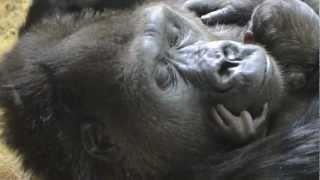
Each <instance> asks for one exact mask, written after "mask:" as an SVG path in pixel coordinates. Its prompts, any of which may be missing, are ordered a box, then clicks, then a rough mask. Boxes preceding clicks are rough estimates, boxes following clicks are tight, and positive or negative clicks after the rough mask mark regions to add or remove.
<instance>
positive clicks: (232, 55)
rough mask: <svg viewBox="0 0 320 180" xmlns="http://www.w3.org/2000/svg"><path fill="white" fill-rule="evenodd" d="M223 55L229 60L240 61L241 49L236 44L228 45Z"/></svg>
mask: <svg viewBox="0 0 320 180" xmlns="http://www.w3.org/2000/svg"><path fill="white" fill-rule="evenodd" d="M223 54H224V56H225V57H226V58H227V59H228V60H231V61H233V60H238V58H239V48H238V47H237V46H236V45H234V44H228V45H226V46H225V47H223Z"/></svg>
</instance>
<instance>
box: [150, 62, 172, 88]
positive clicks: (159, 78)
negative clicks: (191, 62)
mask: <svg viewBox="0 0 320 180" xmlns="http://www.w3.org/2000/svg"><path fill="white" fill-rule="evenodd" d="M154 78H155V80H156V83H157V85H158V87H159V88H160V89H162V90H166V89H168V88H169V87H171V86H173V85H174V84H175V82H176V74H175V73H174V71H173V69H172V67H170V66H169V65H168V64H162V63H161V64H159V65H158V67H157V68H156V70H155V73H154Z"/></svg>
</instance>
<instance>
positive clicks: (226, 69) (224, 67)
mask: <svg viewBox="0 0 320 180" xmlns="http://www.w3.org/2000/svg"><path fill="white" fill-rule="evenodd" d="M236 66H238V63H236V62H231V61H223V63H222V64H221V67H220V68H219V70H218V74H219V75H220V76H222V75H229V74H230V68H233V67H236Z"/></svg>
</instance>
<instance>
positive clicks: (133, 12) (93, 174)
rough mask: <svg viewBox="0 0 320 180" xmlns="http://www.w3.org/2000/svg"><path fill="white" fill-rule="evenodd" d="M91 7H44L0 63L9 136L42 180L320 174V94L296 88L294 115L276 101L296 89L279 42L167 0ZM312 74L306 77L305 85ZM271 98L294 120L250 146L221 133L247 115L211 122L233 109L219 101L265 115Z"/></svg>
mask: <svg viewBox="0 0 320 180" xmlns="http://www.w3.org/2000/svg"><path fill="white" fill-rule="evenodd" d="M75 2H79V3H80V2H82V1H75ZM114 2H115V1H114ZM115 3H116V2H115ZM49 7H50V6H49ZM283 8H284V9H282V10H286V9H285V7H283ZM67 9H68V8H67ZM46 10H47V9H46ZM49 10H50V9H49ZM80 10H81V8H80ZM287 10H288V9H287ZM289 10H290V9H289ZM290 11H291V10H290ZM310 11H312V10H310ZM33 12H36V11H33ZM40 12H41V11H40ZM51 12H52V13H54V14H55V13H57V14H59V11H57V12H56V11H55V10H52V11H51ZM261 12H264V11H263V9H262V10H261ZM301 12H303V13H301ZM84 13H85V14H84V15H79V14H75V15H73V16H70V15H68V11H63V12H61V14H60V16H55V17H51V18H50V17H48V15H47V14H45V15H44V16H42V15H41V13H40V14H38V15H39V16H38V18H42V19H44V21H43V22H41V23H39V24H37V23H36V22H39V21H31V22H34V24H33V23H29V26H25V27H24V30H23V31H21V34H20V40H19V42H18V43H17V45H16V47H15V48H14V49H13V50H12V51H11V52H10V53H9V54H7V55H6V56H5V61H4V62H3V64H1V66H0V81H1V86H0V104H1V105H2V106H3V107H4V108H5V110H6V113H5V116H6V119H7V120H6V122H5V138H6V142H7V144H8V145H10V147H12V148H14V149H16V150H17V151H18V153H19V154H20V155H21V156H22V158H23V161H24V166H25V167H26V168H27V169H29V170H32V171H33V172H34V173H35V174H37V175H39V176H40V177H42V178H43V179H45V180H57V179H61V180H73V179H75V180H87V179H89V180H100V179H101V180H102V179H109V180H138V179H139V180H140V179H153V180H164V179H166V180H167V179H193V180H194V179H201V180H206V179H211V180H212V179H217V180H232V179H236V180H239V179H243V180H247V179H279V178H280V179H283V180H292V179H297V180H300V179H314V178H315V177H317V171H318V168H317V164H318V152H319V151H318V145H317V142H318V135H317V132H318V127H319V126H318V124H317V121H316V118H317V115H316V112H317V107H318V102H317V96H318V94H316V93H315V92H314V93H309V95H308V97H306V93H304V92H303V93H302V92H301V91H298V92H299V93H301V94H299V95H301V96H298V99H297V102H299V103H300V102H304V103H302V106H303V107H300V105H301V103H300V104H299V106H297V103H293V104H289V105H291V106H293V107H295V108H296V109H298V110H299V111H297V113H295V114H292V113H291V112H292V108H290V109H289V110H288V111H286V110H285V108H286V107H283V106H279V107H277V104H278V103H280V100H281V103H283V102H286V101H282V99H281V98H280V96H281V94H282V93H281V92H282V88H283V86H284V90H285V92H289V90H288V87H287V86H286V84H283V82H285V83H286V82H287V79H286V78H287V77H286V74H284V81H282V78H280V77H281V76H280V74H281V73H280V72H281V71H280V70H279V69H281V70H282V71H285V70H286V69H285V68H286V67H285V66H280V67H279V66H278V65H277V63H276V62H281V59H277V58H278V57H277V56H276V54H275V55H274V54H273V51H271V52H270V54H268V53H266V50H265V49H264V48H263V47H262V46H260V45H258V44H256V45H253V44H244V43H242V42H241V41H240V40H238V39H236V38H233V37H234V36H233V35H234V34H235V32H234V31H237V30H239V29H237V28H236V29H232V28H228V27H225V28H220V30H218V29H219V27H210V28H208V27H206V26H204V25H203V24H202V23H201V21H200V20H199V19H198V18H197V17H195V16H194V15H192V14H191V13H189V12H187V11H185V10H179V9H178V8H177V7H176V6H174V5H171V4H168V5H164V4H152V5H146V6H144V7H138V8H137V9H135V8H133V7H132V6H130V8H128V9H126V10H119V9H117V10H112V11H111V10H110V9H108V10H105V11H104V12H103V13H101V14H96V15H94V13H92V12H86V11H84ZM292 13H293V14H296V15H297V17H300V15H301V16H302V15H304V13H306V14H308V13H309V10H308V9H306V10H303V11H293V12H292ZM271 15H273V14H271ZM263 16H264V14H263V13H262V16H257V18H259V17H263ZM290 17H291V16H290ZM293 17H294V16H293ZM306 17H307V19H304V21H305V22H309V21H310V22H311V25H314V26H315V27H317V26H318V24H317V23H318V21H315V22H314V21H313V20H312V17H313V16H306ZM31 19H32V18H31ZM293 19H294V22H297V21H296V20H299V19H297V18H293ZM119 22H121V23H119ZM252 22H254V21H252ZM259 22H260V21H258V24H259ZM314 23H315V24H314ZM254 25H255V23H253V24H252V25H251V26H250V27H254ZM290 25H293V26H294V27H295V26H296V24H295V23H293V24H290ZM128 27H130V28H128ZM313 29H314V28H311V29H310V28H306V29H305V31H308V32H310V33H304V34H301V33H298V34H292V37H295V36H298V37H301V39H304V37H305V36H308V35H310V34H312V33H311V32H312V31H313ZM245 30H246V29H245ZM220 31H222V32H220ZM241 32H242V31H241ZM299 32H300V31H299ZM221 33H222V35H221ZM226 34H230V35H229V37H228V38H227V37H226ZM253 34H256V32H253ZM241 36H243V35H241ZM241 36H240V39H242V38H241ZM290 37H291V36H290ZM254 40H255V41H256V38H255V39H254ZM237 41H238V42H237ZM309 45H310V46H313V44H312V43H310V42H307V43H306V44H302V46H303V47H305V46H306V47H308V46H309ZM299 52H301V54H303V53H304V51H303V50H299ZM273 56H274V57H275V59H274V58H273ZM305 58H306V59H310V57H309V56H308V53H306V54H305ZM313 58H314V57H311V59H310V62H313V60H314V59H313ZM312 67H313V68H316V67H317V66H316V65H315V64H313V65H312ZM285 73H286V72H285ZM313 77H317V76H316V74H312V75H311V77H309V76H306V79H307V81H306V84H305V86H304V87H306V90H307V91H308V92H313V90H314V89H315V87H314V84H313V83H310V82H312V81H311V80H313ZM309 80H310V82H309ZM316 81H317V82H318V80H316ZM309 86H310V87H309ZM293 92H295V93H296V92H297V91H293ZM285 97H287V95H285ZM288 97H289V96H288ZM302 100H303V101H302ZM235 102H236V103H235ZM266 102H268V107H269V108H268V113H270V114H269V115H270V116H272V117H275V119H276V120H279V121H280V120H281V121H282V120H283V121H285V120H286V119H288V120H290V123H286V124H285V125H284V126H281V130H279V131H270V132H269V134H268V136H267V137H265V138H263V139H258V140H257V141H256V142H253V143H250V144H249V145H248V146H245V147H239V148H237V149H235V147H233V146H230V143H229V142H224V141H223V140H224V138H222V137H221V134H222V136H225V135H224V134H223V133H225V132H227V134H228V132H231V133H235V134H238V133H237V130H239V129H241V128H239V127H242V126H238V127H236V129H233V130H231V131H224V132H221V131H220V130H221V128H218V130H216V129H215V128H212V126H209V125H208V123H210V122H211V123H217V122H216V121H214V118H213V115H212V114H211V112H212V108H213V107H217V108H216V109H217V111H219V112H217V113H220V114H219V116H221V117H224V116H225V115H226V114H228V113H222V114H221V112H220V111H221V110H222V111H223V108H221V106H220V104H222V105H223V106H224V107H225V108H226V109H225V110H228V111H229V113H232V116H237V115H238V114H242V112H243V111H247V112H249V113H250V114H251V115H252V116H253V117H257V118H258V119H259V117H260V115H261V114H264V112H265V111H264V105H265V103H266ZM285 105H287V104H285ZM300 111H302V112H300ZM288 114H292V116H288ZM302 114H303V115H302ZM228 117H230V116H228ZM228 117H227V118H226V119H223V120H224V121H225V122H227V120H230V119H228ZM235 119H236V118H234V117H232V118H231V120H232V121H231V122H234V121H233V120H235ZM249 119H250V118H249ZM236 120H239V119H236ZM241 120H248V118H244V119H241ZM255 121H256V120H252V119H251V123H253V124H254V122H255ZM225 122H223V123H225ZM243 122H245V123H246V122H247V121H243ZM294 122H295V123H294ZM215 125H217V124H215ZM221 125H224V124H221V123H220V126H221ZM228 125H232V124H228ZM230 127H232V126H230ZM228 128H229V127H228ZM222 130H223V129H222ZM240 134H243V132H240ZM249 134H250V133H249ZM249 136H250V135H249ZM231 137H234V135H231ZM241 139H242V137H241V138H240V140H241ZM244 139H246V138H244ZM292 160H294V162H295V163H292Z"/></svg>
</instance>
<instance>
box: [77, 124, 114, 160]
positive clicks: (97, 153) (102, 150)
mask: <svg viewBox="0 0 320 180" xmlns="http://www.w3.org/2000/svg"><path fill="white" fill-rule="evenodd" d="M81 142H82V146H83V148H84V150H85V151H86V152H87V153H88V154H89V155H90V156H91V157H93V158H95V159H99V160H102V161H109V162H110V161H114V160H115V157H117V156H115V152H117V151H116V148H115V146H114V145H112V144H111V143H110V141H109V137H107V136H106V133H105V128H104V125H102V124H101V123H86V124H84V125H82V126H81Z"/></svg>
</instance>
